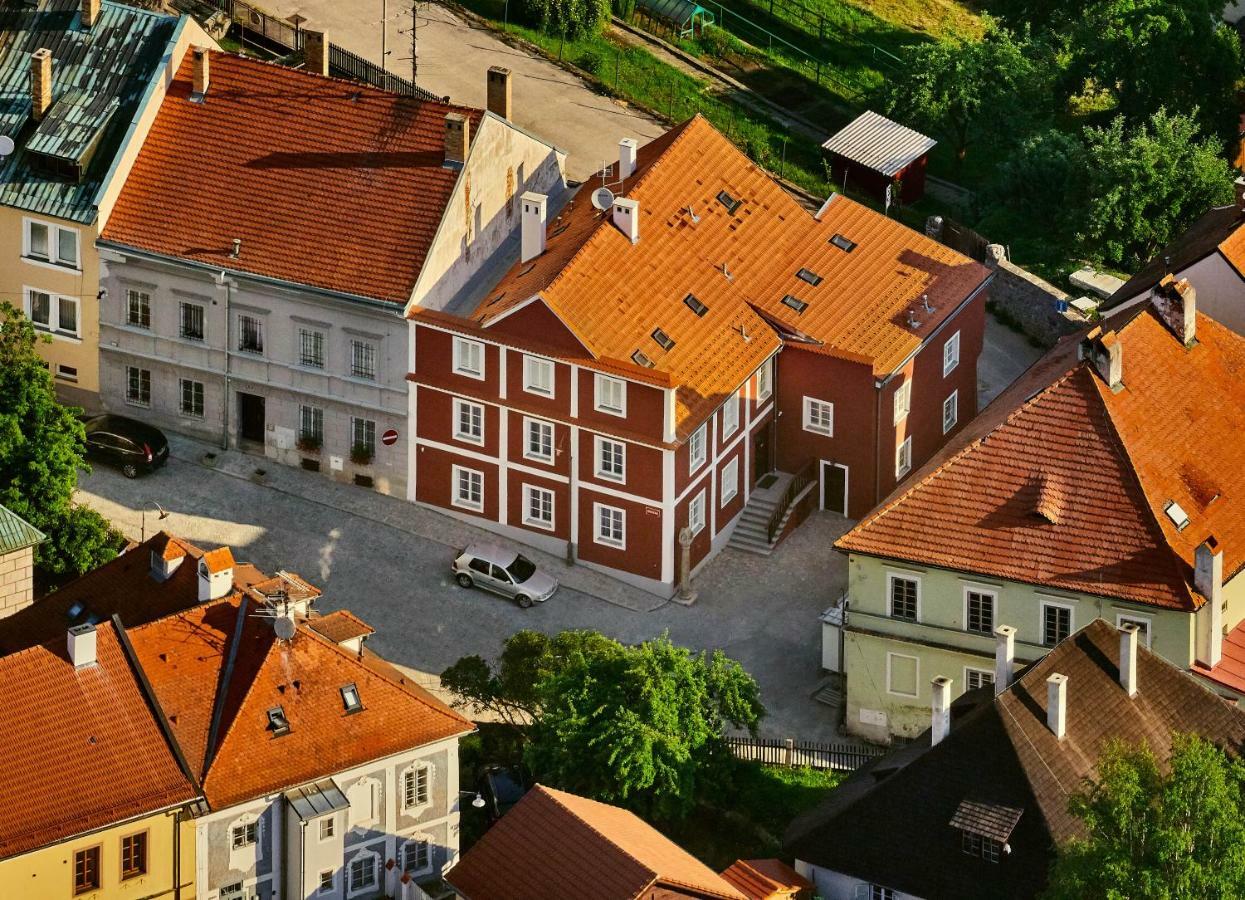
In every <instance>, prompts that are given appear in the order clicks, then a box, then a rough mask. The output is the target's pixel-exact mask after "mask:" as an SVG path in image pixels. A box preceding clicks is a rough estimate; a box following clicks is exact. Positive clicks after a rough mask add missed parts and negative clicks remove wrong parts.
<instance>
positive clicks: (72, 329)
mask: <svg viewBox="0 0 1245 900" xmlns="http://www.w3.org/2000/svg"><path fill="white" fill-rule="evenodd" d="M26 315H27V317H28V318H29V319H30V321H31V322H32V323H33V324H34V326H35V328H36V329H37V330H38V331H46V332H48V333H50V334H57V335H62V336H65V337H73V338H76V337H80V336H81V333H80V332H79V330H78V299H77V298H76V297H62V296H61V295H59V294H49V293H48V292H47V291H40V290H36V289H34V288H26Z"/></svg>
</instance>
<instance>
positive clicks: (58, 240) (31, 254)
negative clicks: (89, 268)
mask: <svg viewBox="0 0 1245 900" xmlns="http://www.w3.org/2000/svg"><path fill="white" fill-rule="evenodd" d="M24 222H25V228H24V233H23V235H22V256H24V257H26V259H30V260H34V261H35V262H42V263H48V264H49V265H53V266H60V267H63V268H67V269H73V270H75V271H79V270H81V268H82V265H81V259H80V257H79V253H78V230H77V229H76V228H67V227H66V226H64V225H55V224H53V223H51V222H40V221H38V220H37V219H25V220H24Z"/></svg>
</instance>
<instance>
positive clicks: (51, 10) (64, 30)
mask: <svg viewBox="0 0 1245 900" xmlns="http://www.w3.org/2000/svg"><path fill="white" fill-rule="evenodd" d="M80 7H81V3H80V0H45V2H44V3H43V4H42V5H41V7H40V8H38V9H32V8H26V7H21V6H6V7H4V8H3V9H0V134H3V135H7V136H8V137H11V138H12V139H13V141H14V143H16V144H17V147H18V149H17V151H16V152H15V153H14V154H13V155H12V156H10V157H8V158H7V159H5V160H3V161H2V164H0V203H3V204H4V205H6V206H16V207H19V208H21V209H27V210H30V211H31V212H36V213H43V214H45V215H51V216H57V217H59V218H63V219H72V220H75V221H79V222H90V221H92V220H93V219H94V218H95V208H94V198H95V196H96V193H97V192H98V190H99V187H100V185H101V183H102V181H103V179H104V177H105V176H106V174H107V172H108V170H109V167H110V165H111V163H112V158H113V156H114V155H115V154H116V152H117V150H118V148H119V147H120V144H121V141H122V139H123V138H124V135H125V130H126V127H127V126H128V124H129V122H130V120H131V118H133V114H134V112H135V110H136V108H137V106H138V103H139V100H140V98H141V97H142V94H143V91H144V89H145V88H146V86H147V84H148V82H149V81H150V80H151V78H152V77H153V76H154V75H155V73H156V70H157V68H158V67H159V64H160V62H161V60H162V59H163V58H164V56H165V53H166V50H167V47H168V43H169V40H170V39H171V38H172V37H173V34H174V30H175V28H176V26H177V19H176V18H175V17H172V16H166V15H162V14H160V13H153V12H147V11H145V10H141V9H136V8H134V7H130V6H124V5H122V4H120V3H114V2H110V0H104V2H103V3H101V4H100V14H99V18H98V19H97V20H96V22H95V24H94V25H93V26H92V27H91V28H84V27H83V26H82V23H81V10H80ZM44 47H46V48H47V49H49V50H51V51H52V85H53V86H52V107H51V109H50V110H49V112H48V114H47V116H45V117H44V119H43V121H42V122H41V123H38V124H37V125H36V123H35V122H34V120H33V119H32V118H31V116H30V111H31V104H30V54H32V53H33V52H34V51H36V50H38V49H40V48H44ZM36 154H42V155H44V156H49V157H52V158H53V159H56V160H62V161H70V162H78V163H84V164H85V165H84V171H83V172H82V177H81V179H80V180H77V181H73V180H70V179H68V178H66V177H64V176H59V175H55V174H51V173H50V172H49V171H48V170H47V169H45V168H41V167H40V166H39V158H38V156H37V155H36Z"/></svg>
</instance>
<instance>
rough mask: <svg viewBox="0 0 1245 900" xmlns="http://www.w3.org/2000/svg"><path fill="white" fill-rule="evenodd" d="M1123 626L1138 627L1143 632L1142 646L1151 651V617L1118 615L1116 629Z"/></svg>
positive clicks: (1130, 614)
mask: <svg viewBox="0 0 1245 900" xmlns="http://www.w3.org/2000/svg"><path fill="white" fill-rule="evenodd" d="M1121 625H1136V626H1137V627H1138V628H1139V629H1140V630H1141V642H1142V645H1143V646H1144V647H1145V648H1146V649H1147V650H1148V649H1150V635H1151V633H1152V632H1153V628H1152V626H1153V621H1152V620H1151V618H1150V617H1149V616H1139V615H1135V614H1133V613H1116V614H1115V627H1116V628H1119V627H1120V626H1121Z"/></svg>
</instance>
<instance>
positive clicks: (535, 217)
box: [519, 191, 549, 262]
mask: <svg viewBox="0 0 1245 900" xmlns="http://www.w3.org/2000/svg"><path fill="white" fill-rule="evenodd" d="M548 199H549V198H547V197H546V196H545V195H544V194H537V193H534V192H532V191H528V192H527V193H525V194H524V195H523V196H522V197H520V198H519V202H520V204H521V205H522V207H523V213H522V215H521V216H520V217H519V243H520V247H519V262H528V261H529V260H533V259H535V258H536V257H538V256H540V255H541V254H542V253H544V252H545V208H546V204H547V202H548Z"/></svg>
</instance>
